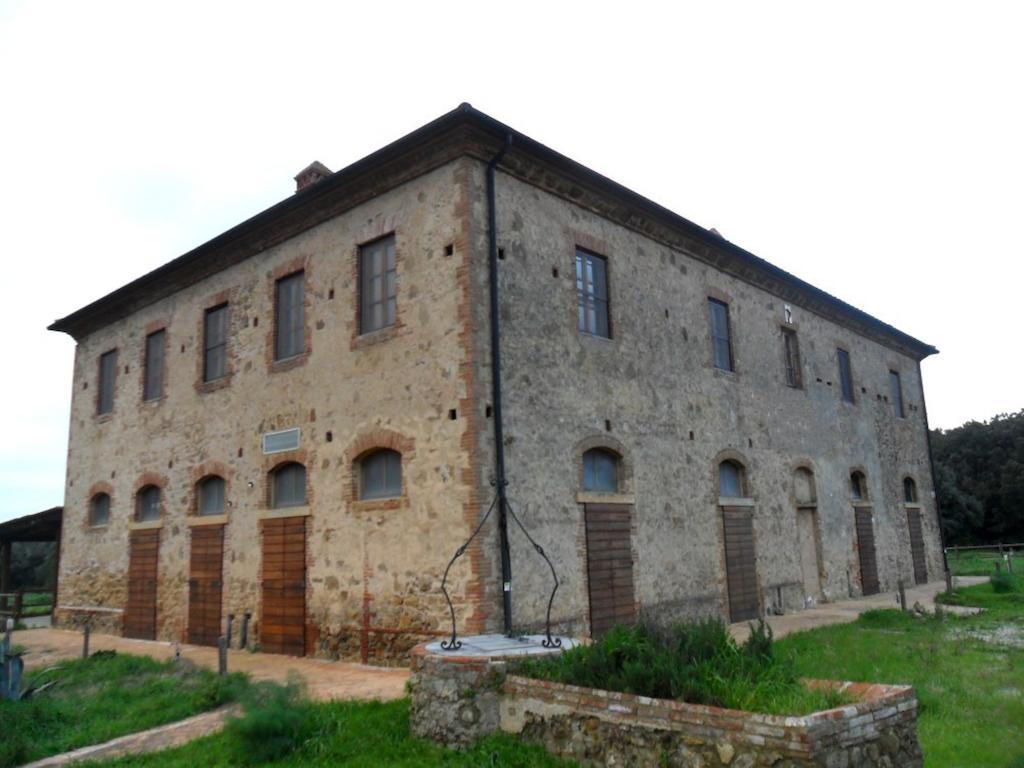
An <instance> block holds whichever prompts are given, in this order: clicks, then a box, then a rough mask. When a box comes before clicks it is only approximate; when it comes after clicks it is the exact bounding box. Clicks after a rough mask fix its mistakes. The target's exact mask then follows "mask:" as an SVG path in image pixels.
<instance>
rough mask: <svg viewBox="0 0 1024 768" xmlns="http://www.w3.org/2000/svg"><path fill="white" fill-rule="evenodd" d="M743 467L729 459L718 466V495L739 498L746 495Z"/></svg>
mask: <svg viewBox="0 0 1024 768" xmlns="http://www.w3.org/2000/svg"><path fill="white" fill-rule="evenodd" d="M744 475H745V473H744V471H743V466H742V465H741V464H740V463H739V462H737V461H732V460H731V459H726V460H725V461H723V462H722V463H721V464H719V465H718V495H719V496H728V497H730V498H740V497H743V496H746V495H747V489H746V485H747V483H746V477H745V476H744Z"/></svg>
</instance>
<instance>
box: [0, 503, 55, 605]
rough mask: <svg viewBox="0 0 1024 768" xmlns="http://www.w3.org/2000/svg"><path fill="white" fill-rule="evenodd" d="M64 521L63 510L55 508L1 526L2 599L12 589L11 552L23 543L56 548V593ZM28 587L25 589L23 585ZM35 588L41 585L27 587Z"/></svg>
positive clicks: (0, 584) (0, 565)
mask: <svg viewBox="0 0 1024 768" xmlns="http://www.w3.org/2000/svg"><path fill="white" fill-rule="evenodd" d="M63 519H64V507H53V508H52V509H47V510H45V511H43V512H36V513H35V514H33V515H25V516H24V517H16V518H15V519H13V520H8V521H6V522H3V523H0V595H7V594H9V593H11V592H12V591H13V590H12V589H11V587H12V586H13V585H12V584H11V550H12V545H14V544H16V543H20V542H44V543H46V542H52V543H53V544H54V546H56V548H57V557H55V558H54V560H53V563H54V565H53V568H54V574H53V585H54V591H56V585H57V573H58V572H59V571H60V532H61V524H62V522H63ZM21 586H23V587H24V586H25V585H21ZM28 586H29V587H36V586H39V585H34V584H33V585H28ZM6 602H7V601H6V599H4V603H5V605H4V607H5V608H6V607H7V606H6Z"/></svg>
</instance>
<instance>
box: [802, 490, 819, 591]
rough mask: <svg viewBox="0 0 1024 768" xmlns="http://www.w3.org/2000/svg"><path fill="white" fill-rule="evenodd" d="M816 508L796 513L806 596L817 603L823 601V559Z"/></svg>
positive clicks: (804, 509)
mask: <svg viewBox="0 0 1024 768" xmlns="http://www.w3.org/2000/svg"><path fill="white" fill-rule="evenodd" d="M814 515H815V509H814V507H800V508H798V509H797V511H796V522H797V535H798V537H799V540H800V566H801V568H802V569H803V575H804V594H805V595H806V596H807V597H810V598H812V599H814V600H815V601H817V600H821V559H820V558H819V557H818V537H817V534H816V532H815V525H814Z"/></svg>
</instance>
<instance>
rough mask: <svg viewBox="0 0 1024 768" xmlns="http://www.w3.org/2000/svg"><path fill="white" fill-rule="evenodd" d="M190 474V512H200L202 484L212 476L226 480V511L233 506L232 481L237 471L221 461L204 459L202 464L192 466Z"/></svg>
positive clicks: (192, 513)
mask: <svg viewBox="0 0 1024 768" xmlns="http://www.w3.org/2000/svg"><path fill="white" fill-rule="evenodd" d="M190 475H191V478H192V498H191V503H190V504H189V514H191V515H197V514H199V510H200V506H201V499H200V486H201V485H202V484H203V483H204V482H205V481H206V480H208V479H210V478H212V477H219V478H220V479H221V480H223V481H224V511H225V512H227V508H228V507H229V506H231V502H230V500H229V499H230V493H231V481H232V480H233V479H234V475H235V471H234V470H233V469H232V468H231V467H229V466H228V465H227V464H225V463H224V462H221V461H204V462H203V463H202V464H198V465H196V466H194V467H192V471H191V473H190Z"/></svg>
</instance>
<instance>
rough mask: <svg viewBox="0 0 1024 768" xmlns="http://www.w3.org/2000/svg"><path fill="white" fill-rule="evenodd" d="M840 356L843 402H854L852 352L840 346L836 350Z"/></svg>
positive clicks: (840, 380)
mask: <svg viewBox="0 0 1024 768" xmlns="http://www.w3.org/2000/svg"><path fill="white" fill-rule="evenodd" d="M836 356H837V357H838V358H839V386H840V387H841V389H842V394H843V402H844V403H852V402H853V373H852V372H851V371H850V353H849V352H847V351H846V350H845V349H843V348H842V347H840V348H839V349H837V350H836Z"/></svg>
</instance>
